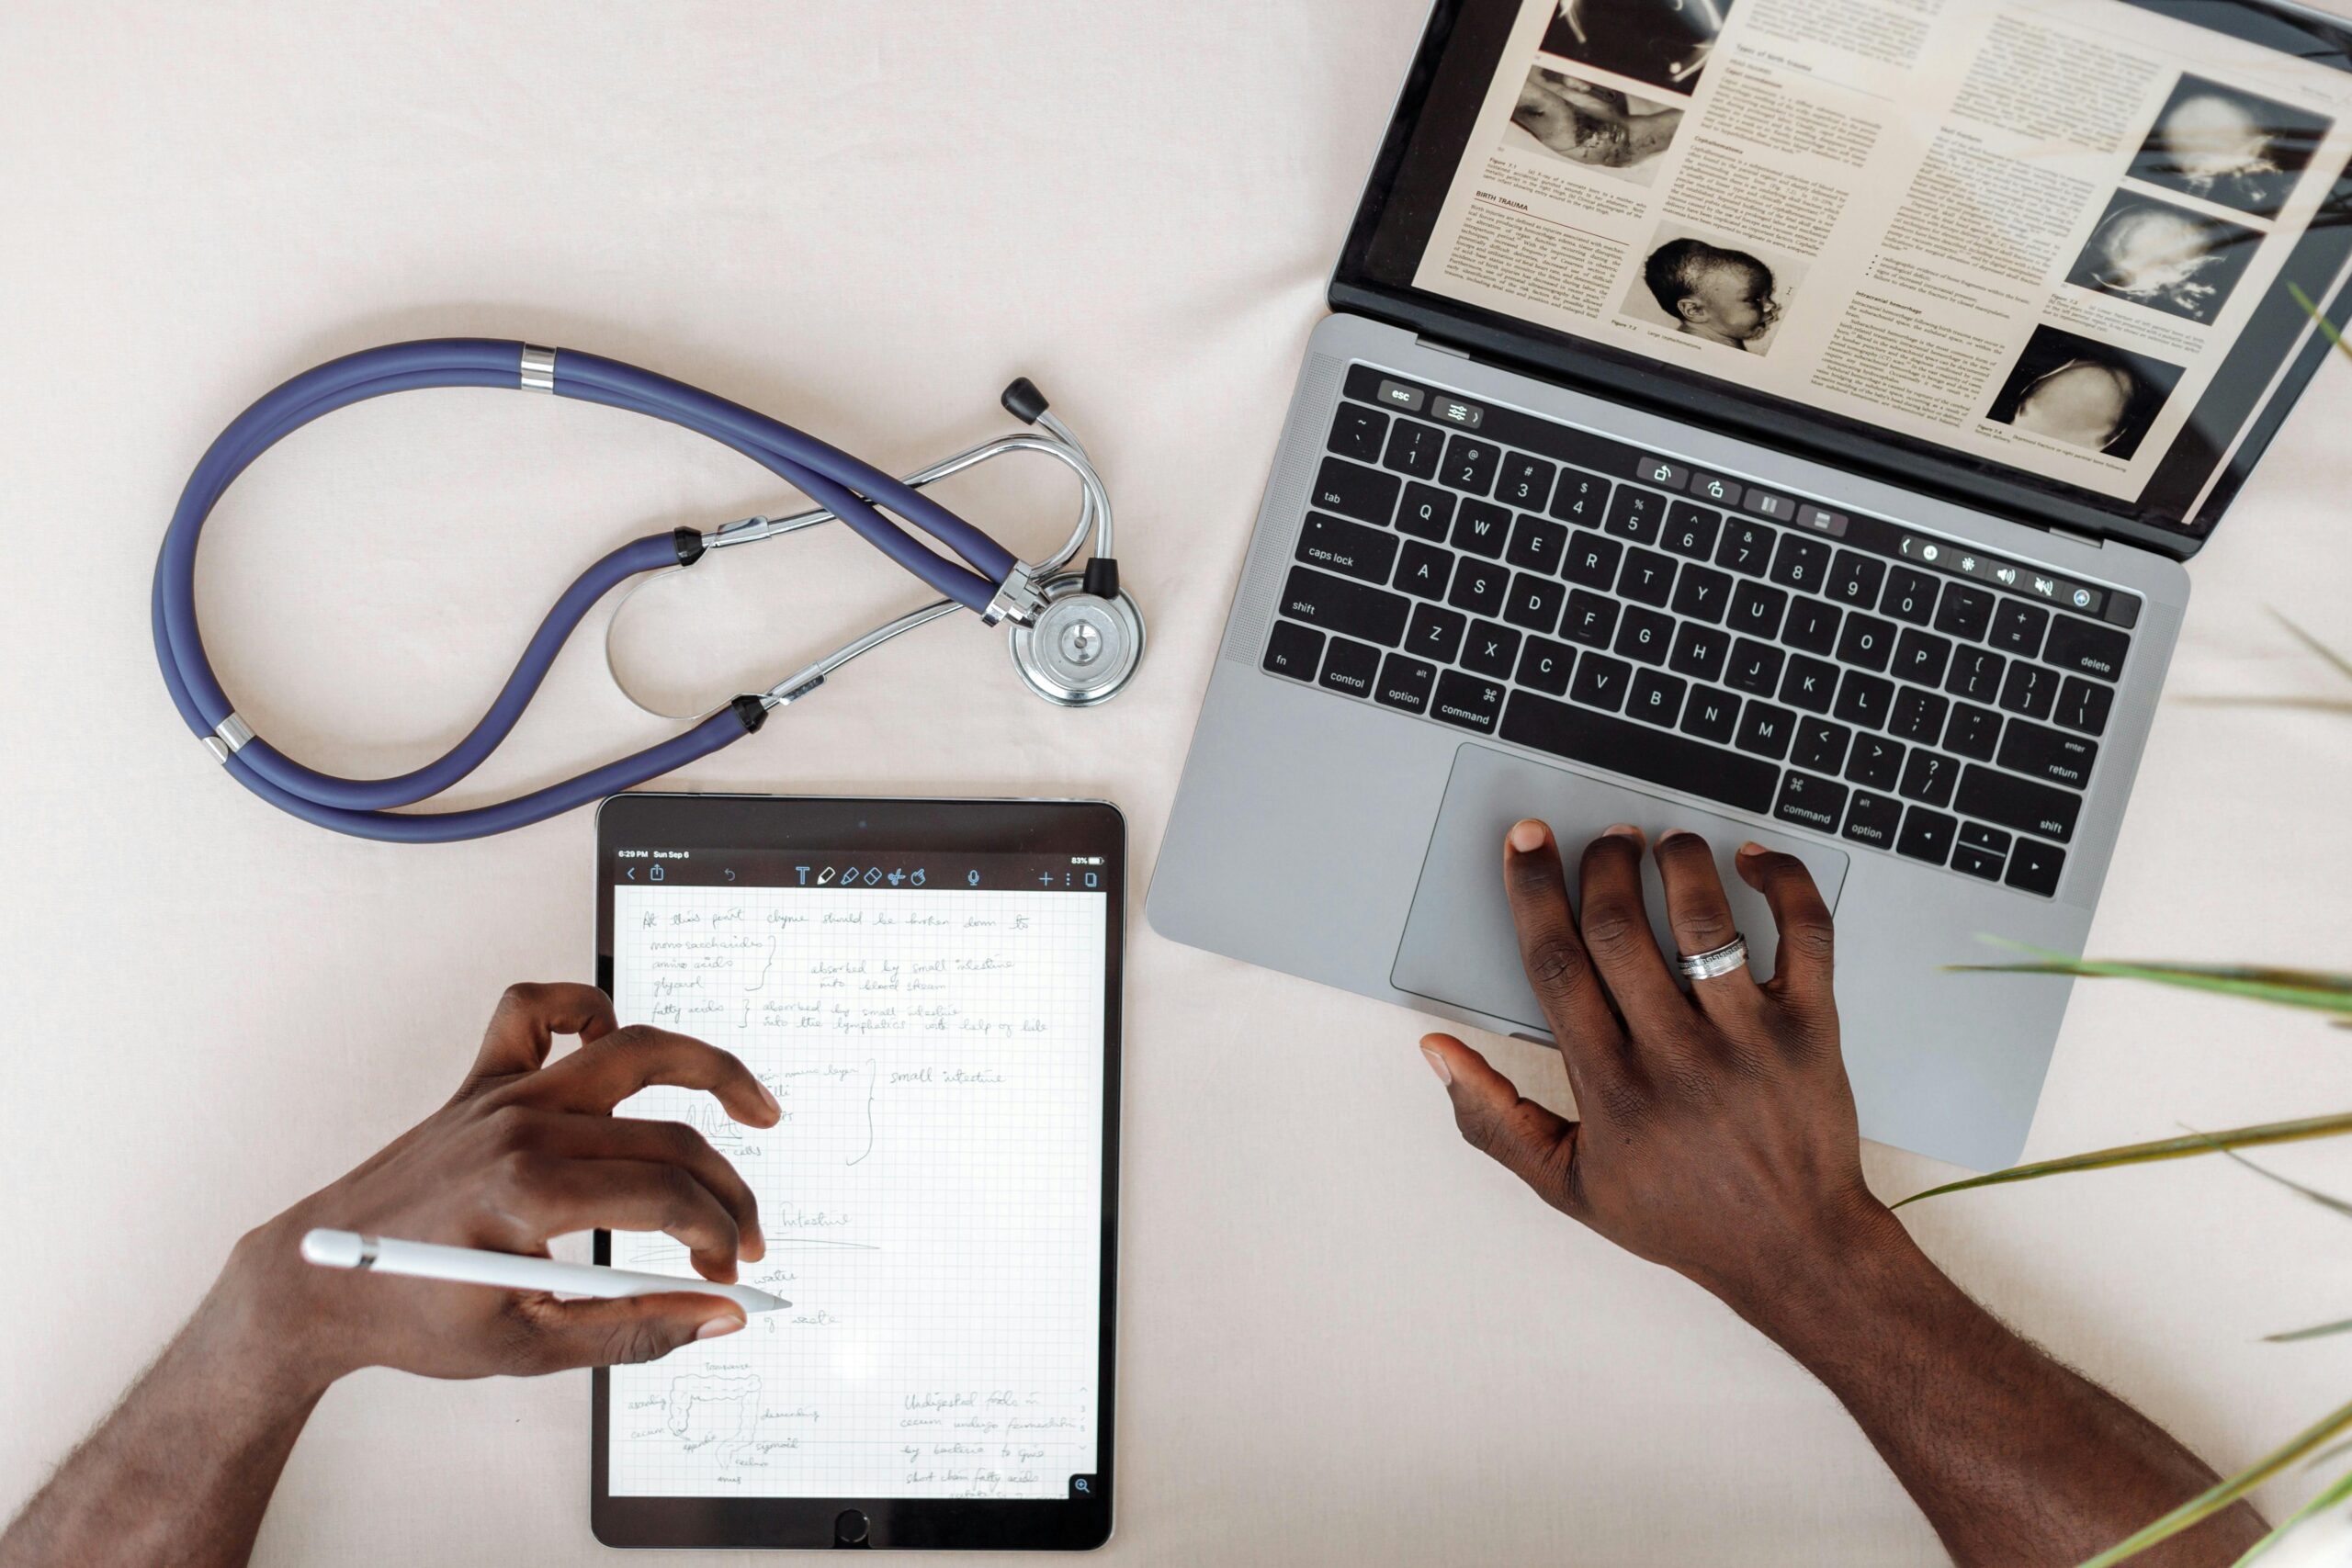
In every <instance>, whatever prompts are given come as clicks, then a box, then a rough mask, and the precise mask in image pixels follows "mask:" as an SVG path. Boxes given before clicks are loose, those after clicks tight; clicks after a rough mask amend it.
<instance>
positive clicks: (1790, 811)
mask: <svg viewBox="0 0 2352 1568" xmlns="http://www.w3.org/2000/svg"><path fill="white" fill-rule="evenodd" d="M1845 814H1846V786H1845V785H1844V784H1838V783H1836V782H1834V781H1833V780H1829V779H1824V778H1815V776H1814V775H1813V774H1811V773H1795V772H1792V773H1789V774H1787V775H1786V776H1785V777H1783V778H1782V779H1781V798H1780V799H1779V800H1777V801H1775V802H1773V804H1772V815H1773V816H1775V817H1777V818H1780V819H1781V821H1783V822H1793V823H1795V824H1796V825H1797V826H1798V827H1800V828H1812V829H1817V830H1819V831H1821V832H1824V833H1834V832H1836V831H1837V830H1838V819H1839V818H1842V817H1843V816H1844V815H1845Z"/></svg>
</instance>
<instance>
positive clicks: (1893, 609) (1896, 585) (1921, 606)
mask: <svg viewBox="0 0 2352 1568" xmlns="http://www.w3.org/2000/svg"><path fill="white" fill-rule="evenodd" d="M1936 588H1937V583H1936V580H1935V579H1934V578H1932V577H1929V576H1928V574H1927V573H1926V572H1924V571H1914V570H1911V569H1910V568H1909V567H1907V566H1897V567H1890V568H1888V569H1887V573H1886V592H1883V593H1881V594H1880V595H1879V596H1878V607H1879V612H1880V613H1881V614H1882V615H1893V616H1894V618H1895V619H1896V620H1898V621H1908V622H1910V623H1911V624H1912V625H1913V626H1926V625H1927V624H1928V620H1929V619H1930V618H1932V617H1933V616H1934V615H1935V613H1936Z"/></svg>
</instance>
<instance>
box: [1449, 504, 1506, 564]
mask: <svg viewBox="0 0 2352 1568" xmlns="http://www.w3.org/2000/svg"><path fill="white" fill-rule="evenodd" d="M1509 542H1510V509H1509V508H1507V507H1501V506H1497V505H1496V504H1495V503H1494V502H1491V501H1465V502H1463V503H1462V506H1461V509H1460V510H1459V511H1457V512H1456V513H1454V514H1453V547H1454V548H1455V549H1457V550H1470V551H1474V552H1476V554H1478V555H1482V556H1485V557H1486V558H1487V559H1488V560H1498V559H1500V558H1502V553H1503V547H1504V546H1505V545H1506V544H1508V543H1509Z"/></svg>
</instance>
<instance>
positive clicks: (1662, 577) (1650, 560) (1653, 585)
mask: <svg viewBox="0 0 2352 1568" xmlns="http://www.w3.org/2000/svg"><path fill="white" fill-rule="evenodd" d="M1617 592H1620V593H1622V594H1623V595H1624V596H1625V597H1626V598H1628V599H1631V600H1632V601H1633V602H1634V604H1649V605H1653V606H1656V607H1657V608H1661V609H1662V608H1664V607H1665V605H1666V602H1667V601H1668V599H1671V598H1673V597H1674V558H1673V557H1672V556H1662V555H1660V554H1658V553H1657V551H1656V550H1641V549H1634V550H1627V551H1626V552H1625V565H1624V567H1623V570H1620V571H1619V572H1618V573H1617Z"/></svg>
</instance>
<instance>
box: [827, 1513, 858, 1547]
mask: <svg viewBox="0 0 2352 1568" xmlns="http://www.w3.org/2000/svg"><path fill="white" fill-rule="evenodd" d="M865 1529H866V1523H865V1515H864V1514H862V1513H860V1512H858V1511H857V1510H856V1509H855V1508H843V1509H842V1512H841V1517H839V1518H837V1519H835V1520H834V1521H833V1544H834V1545H835V1546H864V1545H865Z"/></svg>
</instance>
